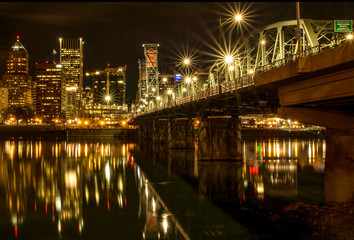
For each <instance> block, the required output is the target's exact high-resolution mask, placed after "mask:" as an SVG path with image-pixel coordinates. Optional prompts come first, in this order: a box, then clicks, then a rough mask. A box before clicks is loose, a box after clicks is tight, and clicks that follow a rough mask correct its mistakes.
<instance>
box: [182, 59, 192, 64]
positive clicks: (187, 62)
mask: <svg viewBox="0 0 354 240" xmlns="http://www.w3.org/2000/svg"><path fill="white" fill-rule="evenodd" d="M190 62H191V61H190V60H189V59H188V58H186V59H184V61H183V63H184V64H185V65H188V64H190Z"/></svg>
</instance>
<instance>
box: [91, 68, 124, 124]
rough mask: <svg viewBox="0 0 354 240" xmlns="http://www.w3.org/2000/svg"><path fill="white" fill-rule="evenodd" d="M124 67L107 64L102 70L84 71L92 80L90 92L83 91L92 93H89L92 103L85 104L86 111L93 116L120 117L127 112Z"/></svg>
mask: <svg viewBox="0 0 354 240" xmlns="http://www.w3.org/2000/svg"><path fill="white" fill-rule="evenodd" d="M126 69H127V68H126V66H124V67H117V68H110V67H109V66H107V68H105V69H104V70H101V71H96V72H92V73H86V76H87V77H90V78H91V82H92V87H91V90H90V91H91V92H90V93H89V92H87V93H85V95H88V94H92V95H90V96H92V105H86V107H85V111H86V113H90V115H91V116H95V117H97V116H100V117H104V116H105V117H112V118H120V117H122V114H126V113H127V110H128V107H127V104H126ZM107 97H108V98H107ZM88 106H89V107H88ZM89 109H90V110H89ZM88 110H89V111H88Z"/></svg>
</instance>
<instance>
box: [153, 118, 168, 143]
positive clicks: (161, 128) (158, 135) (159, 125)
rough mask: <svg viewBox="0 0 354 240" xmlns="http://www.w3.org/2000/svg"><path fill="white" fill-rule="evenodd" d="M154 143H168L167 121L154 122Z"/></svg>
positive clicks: (157, 120)
mask: <svg viewBox="0 0 354 240" xmlns="http://www.w3.org/2000/svg"><path fill="white" fill-rule="evenodd" d="M152 141H153V142H154V143H166V142H167V119H161V120H159V119H156V120H154V121H153V132H152Z"/></svg>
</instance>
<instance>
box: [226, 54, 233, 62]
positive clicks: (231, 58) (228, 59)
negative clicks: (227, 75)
mask: <svg viewBox="0 0 354 240" xmlns="http://www.w3.org/2000/svg"><path fill="white" fill-rule="evenodd" d="M232 60H233V57H232V56H230V55H227V56H225V62H226V63H232Z"/></svg>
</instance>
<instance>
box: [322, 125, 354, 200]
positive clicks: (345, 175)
mask: <svg viewBox="0 0 354 240" xmlns="http://www.w3.org/2000/svg"><path fill="white" fill-rule="evenodd" d="M353 142H354V129H332V128H328V129H327V144H326V145H327V150H326V168H325V189H324V195H325V196H324V197H325V201H326V202H351V201H354V148H353V145H352V144H353Z"/></svg>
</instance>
